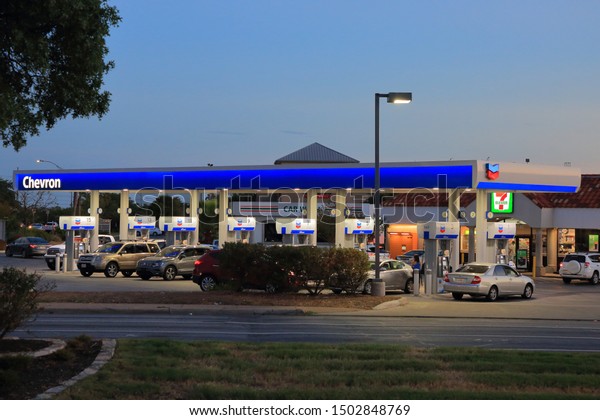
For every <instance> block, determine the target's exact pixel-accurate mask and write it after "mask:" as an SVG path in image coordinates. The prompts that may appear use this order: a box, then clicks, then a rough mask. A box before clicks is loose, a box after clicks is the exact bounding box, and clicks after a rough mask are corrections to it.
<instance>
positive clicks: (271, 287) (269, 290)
mask: <svg viewBox="0 0 600 420" xmlns="http://www.w3.org/2000/svg"><path fill="white" fill-rule="evenodd" d="M265 292H267V293H269V294H272V293H275V292H277V287H275V285H274V284H273V283H270V282H269V283H267V284H265Z"/></svg>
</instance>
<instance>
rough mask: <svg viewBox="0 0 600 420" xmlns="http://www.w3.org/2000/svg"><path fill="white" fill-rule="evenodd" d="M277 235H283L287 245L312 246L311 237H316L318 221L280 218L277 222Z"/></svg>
mask: <svg viewBox="0 0 600 420" xmlns="http://www.w3.org/2000/svg"><path fill="white" fill-rule="evenodd" d="M275 229H276V230H277V233H278V234H280V235H283V243H284V244H285V245H310V244H311V236H312V235H316V232H317V221H316V219H302V218H299V219H292V218H280V219H277V220H276V221H275Z"/></svg>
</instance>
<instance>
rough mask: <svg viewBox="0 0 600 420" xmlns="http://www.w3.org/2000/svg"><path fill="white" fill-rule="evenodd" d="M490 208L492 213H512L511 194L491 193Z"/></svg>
mask: <svg viewBox="0 0 600 420" xmlns="http://www.w3.org/2000/svg"><path fill="white" fill-rule="evenodd" d="M490 208H491V210H492V213H512V212H513V193H511V192H493V193H492V194H491V203H490Z"/></svg>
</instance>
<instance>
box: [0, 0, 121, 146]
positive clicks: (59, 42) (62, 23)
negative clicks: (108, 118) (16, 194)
mask: <svg viewBox="0 0 600 420" xmlns="http://www.w3.org/2000/svg"><path fill="white" fill-rule="evenodd" d="M120 20H121V18H120V16H119V14H118V10H117V9H116V8H115V7H111V6H108V5H107V4H106V0H45V1H38V0H2V2H0V133H1V134H0V135H1V137H2V143H3V146H4V147H8V146H10V145H12V147H13V148H14V149H15V150H16V151H18V150H19V149H20V148H21V147H23V146H25V145H26V143H27V137H28V136H35V135H38V134H39V127H41V126H45V128H46V129H47V130H49V129H51V128H52V127H53V126H54V125H55V124H56V122H57V121H58V120H61V119H64V118H66V117H67V116H69V115H71V116H72V117H74V118H80V117H90V116H94V115H96V116H98V117H99V118H101V117H102V116H103V115H105V114H106V113H107V112H108V107H109V103H110V93H109V92H107V91H102V84H103V77H104V75H105V74H107V73H108V72H109V71H110V70H111V69H112V68H113V67H114V63H113V62H112V61H106V62H105V60H104V59H105V56H106V55H107V53H108V48H107V47H106V42H105V38H106V37H108V35H109V33H110V28H111V27H113V26H117V25H118V23H119V22H120Z"/></svg>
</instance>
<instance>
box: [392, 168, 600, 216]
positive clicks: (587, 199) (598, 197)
mask: <svg viewBox="0 0 600 420" xmlns="http://www.w3.org/2000/svg"><path fill="white" fill-rule="evenodd" d="M524 195H525V196H526V197H527V198H529V199H530V200H531V201H532V202H533V204H535V205H536V206H538V207H539V208H543V209H552V208H570V209H586V208H587V209H596V208H600V175H581V186H580V188H579V191H577V192H576V193H524ZM473 201H475V194H473V193H463V194H462V195H461V196H460V205H461V207H466V206H468V205H469V204H471V203H472V202H473ZM383 204H384V205H385V206H416V207H436V206H439V207H447V206H448V194H447V193H434V192H431V191H426V190H424V191H423V192H419V193H404V194H396V195H395V196H394V197H389V198H384V199H383Z"/></svg>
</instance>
